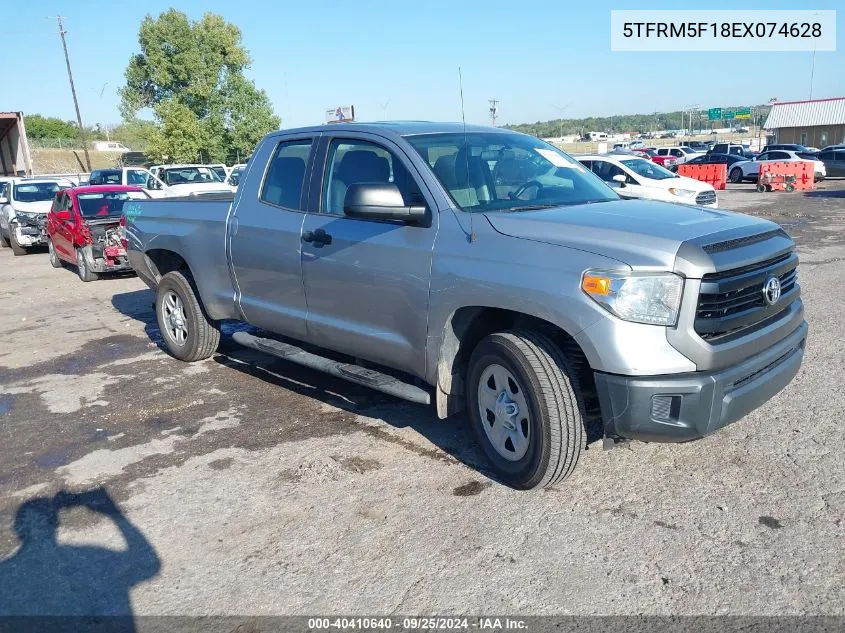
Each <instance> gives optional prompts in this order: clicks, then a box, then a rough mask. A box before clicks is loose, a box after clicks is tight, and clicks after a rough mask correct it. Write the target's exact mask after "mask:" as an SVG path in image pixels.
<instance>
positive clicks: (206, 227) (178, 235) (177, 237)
mask: <svg viewBox="0 0 845 633" xmlns="http://www.w3.org/2000/svg"><path fill="white" fill-rule="evenodd" d="M232 198H233V195H232V194H213V195H211V194H209V195H205V196H183V197H178V198H175V197H174V198H153V199H150V200H133V201H131V202H127V203H125V204H124V206H123V212H124V215H126V239H127V241H128V242H129V245H130V248H129V249H128V253H129V261H130V263H131V264H132V267H133V268H134V269H135V271H136V272H137V273H138V276H139V277H140V278H141V279H143V280H144V281H145V282H146V283H147V285H149V286H150V287H152V288H154V287H155V285H156V283H157V282H158V279H159V278H160V276H161V275H160V271H159V270H157V269H156V261H155V255H156V251H157V250H159V249H160V250H162V251H164V250H169V251H173V252H176V253H182V254H183V257H184V258H185V261H186V263H187V264H188V266H189V267H190V269H191V270H202V271H203V274H202V275H199V276H198V278H197V279H195V282H196V284H197V289H198V290H199V293H200V296H201V297H202V300H203V303H204V305H205V307H206V309H207V311H208V313H209V315H210V316H211V317H212V318H214V319H230V318H237V317H238V313H237V311H236V309H235V301H234V297H235V291H234V287H233V286H232V281H231V277H230V275H229V264H228V261H227V257H226V223H227V219H228V216H229V209H230V207H231V200H232ZM133 245H134V246H133ZM143 253H147V254H148V255H149V257H145V256H144V254H143ZM165 272H166V271H165Z"/></svg>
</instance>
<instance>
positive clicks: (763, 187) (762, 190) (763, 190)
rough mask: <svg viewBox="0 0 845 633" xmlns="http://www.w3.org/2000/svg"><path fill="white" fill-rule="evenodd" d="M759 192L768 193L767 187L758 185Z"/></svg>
mask: <svg viewBox="0 0 845 633" xmlns="http://www.w3.org/2000/svg"><path fill="white" fill-rule="evenodd" d="M757 191H759V192H760V193H764V192H765V191H766V185H757Z"/></svg>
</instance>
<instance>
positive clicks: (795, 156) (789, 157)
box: [728, 149, 827, 183]
mask: <svg viewBox="0 0 845 633" xmlns="http://www.w3.org/2000/svg"><path fill="white" fill-rule="evenodd" d="M799 160H806V161H811V162H812V163H813V168H814V169H813V171H814V172H815V178H814V180H815V181H816V182H819V181H820V180H824V179H825V177H827V169H826V168H825V165H824V163H823V162H822V161H820V160H819V159H818V158H815V157H814V156H813V155H812V154H807V153H805V152H792V151H788V150H785V149H773V150H770V151H768V152H763V153H762V154H759V155H758V156H755V157H754V158H752V159H750V160H745V161H742V162H740V163H734V164H733V165H732V166H731V170H730V171H729V172H728V180H730V181H731V182H734V183H739V182H742V181H744V180H753V181H755V182H756V181H757V177H758V176H759V175H760V165H761V164H762V163H765V162H767V161H768V162H778V163H788V162H792V161H799Z"/></svg>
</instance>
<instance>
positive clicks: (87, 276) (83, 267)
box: [76, 248, 100, 282]
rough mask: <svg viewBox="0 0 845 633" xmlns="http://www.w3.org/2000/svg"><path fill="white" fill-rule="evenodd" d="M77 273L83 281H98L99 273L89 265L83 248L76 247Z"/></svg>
mask: <svg viewBox="0 0 845 633" xmlns="http://www.w3.org/2000/svg"><path fill="white" fill-rule="evenodd" d="M76 274H78V275H79V278H80V279H81V280H82V281H85V282H88V281H97V279H99V277H100V276H99V275H98V274H97V273H95V272H94V271H93V270H91V269H90V268H89V267H88V262H87V261H85V255H84V254H83V252H82V249H81V248H77V249H76Z"/></svg>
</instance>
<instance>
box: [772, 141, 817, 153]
mask: <svg viewBox="0 0 845 633" xmlns="http://www.w3.org/2000/svg"><path fill="white" fill-rule="evenodd" d="M773 150H786V151H787V152H809V153H812V150H811V149H810V148H809V147H804V146H803V145H798V144H797V143H780V144H775V145H764V146H763V151H764V152H771V151H773Z"/></svg>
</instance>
